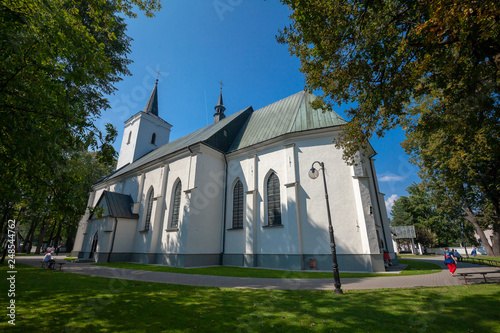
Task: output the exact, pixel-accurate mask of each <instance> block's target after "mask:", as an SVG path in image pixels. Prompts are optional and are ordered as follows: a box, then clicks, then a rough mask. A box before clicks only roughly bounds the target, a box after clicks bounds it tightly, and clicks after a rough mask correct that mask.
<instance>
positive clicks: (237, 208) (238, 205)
mask: <svg viewBox="0 0 500 333" xmlns="http://www.w3.org/2000/svg"><path fill="white" fill-rule="evenodd" d="M233 228H234V229H241V228H243V184H242V183H241V181H240V180H238V181H237V182H236V185H235V186H234V190H233Z"/></svg>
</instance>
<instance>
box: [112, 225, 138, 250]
mask: <svg viewBox="0 0 500 333" xmlns="http://www.w3.org/2000/svg"><path fill="white" fill-rule="evenodd" d="M136 229H137V220H135V219H122V218H120V219H118V221H117V227H116V235H115V242H114V244H113V253H130V252H132V251H133V250H134V236H135V235H136V233H135V231H136ZM111 237H113V236H112V235H111Z"/></svg>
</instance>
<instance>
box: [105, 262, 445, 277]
mask: <svg viewBox="0 0 500 333" xmlns="http://www.w3.org/2000/svg"><path fill="white" fill-rule="evenodd" d="M399 263H401V264H406V265H408V267H406V269H405V270H404V271H402V272H401V273H399V274H388V273H340V277H341V278H359V277H374V276H394V275H418V274H431V273H436V272H439V271H441V267H440V266H438V265H435V264H432V263H426V262H421V261H415V260H405V259H399ZM96 265H100V266H107V267H115V268H126V269H136V270H143V271H153V272H168V273H183V274H199V275H215V276H233V277H251V278H275V279H328V278H331V277H332V276H333V273H332V272H313V271H283V270H272V269H261V268H243V267H228V266H214V267H201V268H181V267H169V266H157V265H145V264H134V263H110V264H96Z"/></svg>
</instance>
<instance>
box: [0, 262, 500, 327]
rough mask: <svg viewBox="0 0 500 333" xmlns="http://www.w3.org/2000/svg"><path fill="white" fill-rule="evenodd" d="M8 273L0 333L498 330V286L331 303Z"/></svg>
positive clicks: (317, 297) (361, 294)
mask: <svg viewBox="0 0 500 333" xmlns="http://www.w3.org/2000/svg"><path fill="white" fill-rule="evenodd" d="M0 269H1V270H2V271H3V272H2V273H3V276H4V277H5V276H6V275H7V273H6V270H7V269H6V267H5V266H2V267H1V268H0ZM16 269H17V274H16V297H15V301H16V303H15V304H16V325H15V326H11V325H9V324H8V322H7V319H6V318H7V317H6V316H5V315H4V319H3V320H2V321H1V322H0V331H4V332H5V331H8V332H23V333H24V332H208V331H210V332H237V331H241V332H246V331H252V332H274V331H275V332H330V331H331V332H411V331H415V332H450V331H453V332H500V323H499V321H498V308H499V307H500V284H483V285H469V286H458V287H441V288H414V289H384V290H359V291H350V290H344V295H334V294H333V291H288V290H248V289H226V288H201V287H190V286H179V285H168V284H160V283H149V282H137V281H128V280H117V279H107V278H98V277H90V276H83V275H77V274H70V273H65V272H58V271H49V270H44V269H40V268H35V267H28V266H23V265H20V264H18V265H17V267H16ZM0 288H1V290H2V292H4V293H5V295H6V294H7V290H8V283H7V280H6V278H2V279H1V280H0ZM4 299H6V298H5V297H4ZM2 304H6V303H5V302H3V303H2ZM3 311H6V310H5V307H4V310H3ZM4 313H5V312H4Z"/></svg>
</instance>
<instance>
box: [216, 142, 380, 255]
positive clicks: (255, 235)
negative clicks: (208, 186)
mask: <svg viewBox="0 0 500 333" xmlns="http://www.w3.org/2000/svg"><path fill="white" fill-rule="evenodd" d="M333 138H334V133H317V134H315V135H310V134H308V135H303V136H301V137H300V136H297V137H295V138H293V141H292V140H286V139H285V140H283V141H278V142H276V143H274V144H270V145H269V146H267V147H262V148H259V149H257V148H254V149H253V150H249V151H248V152H244V151H242V152H235V153H233V154H230V155H228V164H229V173H228V184H229V187H228V195H227V207H226V215H227V226H226V227H227V229H230V228H231V227H232V225H231V223H232V196H233V193H232V189H233V186H234V183H235V181H236V180H237V179H240V180H241V181H242V183H243V186H244V190H245V191H246V192H247V194H246V195H245V206H246V209H245V211H244V227H243V230H228V231H227V232H226V251H225V253H227V254H238V253H240V254H241V253H244V254H250V253H256V254H330V253H331V250H330V240H329V233H328V218H327V210H326V202H325V193H324V186H323V178H322V177H323V176H322V174H321V172H320V176H319V177H318V178H317V179H314V180H313V179H310V178H309V177H308V171H309V170H310V168H311V165H312V164H313V162H314V161H321V162H323V163H324V164H325V171H326V180H327V188H328V193H329V203H330V209H331V216H332V225H333V228H334V233H335V240H336V245H337V253H338V254H378V253H379V249H378V245H377V237H376V232H375V230H376V229H375V224H374V219H373V217H370V214H369V206H370V205H371V204H372V202H371V197H370V193H371V192H370V183H369V181H368V180H369V179H368V178H367V179H364V180H358V179H354V178H353V172H354V171H353V170H352V167H351V166H349V165H347V164H346V163H345V162H344V160H343V159H342V151H341V150H339V149H337V148H335V146H334V145H333V143H332V141H333ZM257 151H258V153H256V152H257ZM253 155H255V157H253ZM315 167H316V168H317V169H318V170H319V168H320V166H319V165H318V164H315ZM254 169H255V170H254ZM271 170H272V171H274V172H276V174H277V176H278V177H279V180H280V189H281V191H280V199H281V207H282V223H283V226H282V227H272V228H266V225H267V224H268V222H267V206H266V181H267V177H268V176H269V173H270V172H271ZM354 173H356V172H354ZM361 176H362V177H364V176H368V175H361ZM254 180H255V181H254ZM295 183H296V185H295ZM354 183H355V185H356V186H353V184H354ZM254 184H256V185H255V190H256V191H255V192H252V190H253V189H254ZM356 191H358V192H356ZM254 196H255V200H256V206H255V207H253V203H252V200H253V199H254ZM253 216H256V218H257V219H256V221H253ZM370 219H371V220H370ZM360 223H361V224H363V225H360ZM254 227H255V228H254ZM363 239H364V241H363Z"/></svg>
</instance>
